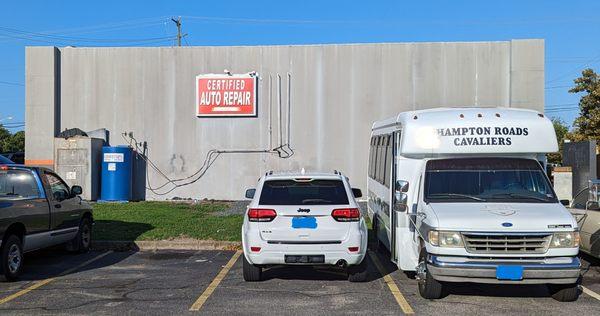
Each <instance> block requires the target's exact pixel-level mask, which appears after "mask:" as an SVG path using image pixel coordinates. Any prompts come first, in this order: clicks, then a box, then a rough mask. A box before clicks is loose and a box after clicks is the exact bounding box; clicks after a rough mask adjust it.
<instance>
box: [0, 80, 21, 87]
mask: <svg viewBox="0 0 600 316" xmlns="http://www.w3.org/2000/svg"><path fill="white" fill-rule="evenodd" d="M0 84H6V85H9V86H20V87H24V86H25V85H24V84H22V83H18V82H9V81H0Z"/></svg>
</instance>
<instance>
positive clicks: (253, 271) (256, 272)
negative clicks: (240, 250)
mask: <svg viewBox="0 0 600 316" xmlns="http://www.w3.org/2000/svg"><path fill="white" fill-rule="evenodd" d="M242 257H243V260H244V263H243V265H244V281H247V282H256V281H260V280H261V278H262V268H261V267H257V266H255V265H253V264H251V263H250V262H248V260H246V256H245V255H243V254H242Z"/></svg>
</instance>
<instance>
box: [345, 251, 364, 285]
mask: <svg viewBox="0 0 600 316" xmlns="http://www.w3.org/2000/svg"><path fill="white" fill-rule="evenodd" d="M367 267H368V264H367V256H366V255H365V257H364V258H363V260H362V262H361V263H359V264H358V265H354V266H349V267H348V281H350V282H366V281H367V276H368V272H369V271H368V269H367Z"/></svg>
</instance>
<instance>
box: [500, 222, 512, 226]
mask: <svg viewBox="0 0 600 316" xmlns="http://www.w3.org/2000/svg"><path fill="white" fill-rule="evenodd" d="M512 225H513V224H512V223H509V222H505V223H502V226H504V227H512Z"/></svg>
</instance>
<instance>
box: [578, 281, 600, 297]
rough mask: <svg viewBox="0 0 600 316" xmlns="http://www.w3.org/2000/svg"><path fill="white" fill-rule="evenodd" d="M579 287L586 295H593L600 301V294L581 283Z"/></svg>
mask: <svg viewBox="0 0 600 316" xmlns="http://www.w3.org/2000/svg"><path fill="white" fill-rule="evenodd" d="M581 289H582V290H583V293H585V294H587V295H589V296H591V297H593V298H595V299H597V300H599V301H600V294H598V293H596V292H594V291H592V290H590V289H588V288H587V287H585V286H583V285H582V286H581Z"/></svg>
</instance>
